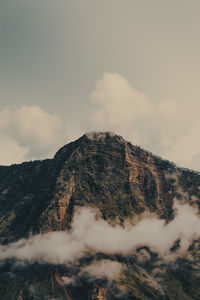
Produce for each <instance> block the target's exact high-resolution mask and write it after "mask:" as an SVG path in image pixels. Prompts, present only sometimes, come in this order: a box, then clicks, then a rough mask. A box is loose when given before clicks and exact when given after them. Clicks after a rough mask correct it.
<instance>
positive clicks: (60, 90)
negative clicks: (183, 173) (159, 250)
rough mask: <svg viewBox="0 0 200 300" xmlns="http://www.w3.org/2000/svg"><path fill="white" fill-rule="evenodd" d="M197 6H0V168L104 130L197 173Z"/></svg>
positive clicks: (25, 0)
mask: <svg viewBox="0 0 200 300" xmlns="http://www.w3.org/2000/svg"><path fill="white" fill-rule="evenodd" d="M199 15H200V1H199V0H101V1H100V0H84V1H83V0H56V1H55V0H34V1H31V0H9V1H0V99H1V100H0V154H1V155H0V163H1V164H11V163H15V162H16V163H18V162H21V161H24V160H30V159H37V158H43V157H51V156H52V155H53V153H55V151H56V150H57V149H58V148H59V147H60V146H62V145H63V144H66V143H68V142H69V141H71V140H73V139H76V138H77V137H79V136H80V135H81V134H83V133H85V132H88V131H93V130H103V131H104V130H111V131H114V132H116V133H117V134H120V135H123V136H124V137H125V138H126V139H128V140H129V141H131V142H132V143H133V144H138V145H140V146H142V147H143V148H145V149H147V150H150V151H152V152H153V153H155V154H157V155H160V156H162V157H164V158H167V159H170V160H173V161H175V162H176V163H178V164H179V165H181V166H185V167H190V168H193V169H196V170H200V139H199V132H200V118H199V111H200V101H199V100H200V85H199V78H200V54H199V53H200V34H199V28H200V18H199Z"/></svg>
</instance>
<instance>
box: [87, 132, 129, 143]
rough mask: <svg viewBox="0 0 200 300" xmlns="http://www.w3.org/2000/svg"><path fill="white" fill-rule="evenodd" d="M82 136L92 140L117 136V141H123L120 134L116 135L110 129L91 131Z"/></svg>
mask: <svg viewBox="0 0 200 300" xmlns="http://www.w3.org/2000/svg"><path fill="white" fill-rule="evenodd" d="M84 136H85V137H87V138H88V139H89V140H93V141H100V140H105V139H107V138H117V139H118V140H119V141H121V142H125V140H124V138H123V137H122V136H120V135H117V134H115V133H114V132H112V131H105V132H101V131H92V132H88V133H86V134H85V135H84Z"/></svg>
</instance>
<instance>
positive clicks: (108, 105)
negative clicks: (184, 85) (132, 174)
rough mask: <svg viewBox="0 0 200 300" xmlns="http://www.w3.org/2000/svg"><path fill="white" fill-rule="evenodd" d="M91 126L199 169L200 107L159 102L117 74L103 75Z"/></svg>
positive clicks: (97, 87) (92, 95) (95, 100)
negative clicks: (111, 132) (199, 115)
mask: <svg viewBox="0 0 200 300" xmlns="http://www.w3.org/2000/svg"><path fill="white" fill-rule="evenodd" d="M91 101H92V103H94V104H95V105H97V106H96V110H95V111H94V113H93V115H92V117H91V124H92V125H93V126H95V128H96V129H97V130H100V131H102V130H111V131H114V132H116V133H118V134H120V135H122V136H123V137H125V138H126V139H128V140H130V141H131V142H133V143H134V144H138V145H140V146H142V147H144V148H146V149H148V150H150V151H152V152H154V153H155V154H158V155H160V156H164V157H165V158H167V159H169V160H172V161H175V162H176V163H178V164H180V165H182V166H187V167H190V168H194V169H197V168H200V164H199V163H200V150H199V149H200V142H199V138H198V136H199V130H200V120H199V117H198V111H199V109H200V105H197V106H195V107H194V106H191V105H189V106H188V104H187V103H184V102H182V103H180V102H179V103H178V102H176V101H173V100H172V99H164V100H162V101H160V102H158V103H156V102H154V101H153V100H152V99H150V98H149V97H147V95H145V94H144V93H141V92H140V91H138V90H136V89H135V88H134V87H132V86H131V85H130V83H129V82H128V81H127V80H126V78H124V77H123V76H121V75H120V74H117V73H104V74H103V76H102V78H101V79H100V80H98V81H97V83H96V87H95V89H94V91H93V92H92V94H91Z"/></svg>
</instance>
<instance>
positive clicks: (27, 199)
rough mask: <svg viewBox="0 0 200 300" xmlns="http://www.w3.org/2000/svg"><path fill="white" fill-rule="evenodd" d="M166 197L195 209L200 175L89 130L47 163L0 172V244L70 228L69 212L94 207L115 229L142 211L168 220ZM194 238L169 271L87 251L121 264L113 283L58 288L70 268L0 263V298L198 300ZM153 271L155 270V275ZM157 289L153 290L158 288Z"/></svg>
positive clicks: (169, 208)
mask: <svg viewBox="0 0 200 300" xmlns="http://www.w3.org/2000/svg"><path fill="white" fill-rule="evenodd" d="M174 199H177V200H178V201H181V202H182V203H189V204H190V205H193V206H197V207H200V202H199V199H200V174H199V173H197V172H194V171H190V170H186V169H181V168H178V167H177V166H176V165H175V164H173V163H170V162H168V161H166V160H162V159H161V158H159V157H156V156H154V155H152V154H151V153H149V152H147V151H144V150H143V149H141V148H140V147H137V146H133V145H132V144H130V143H128V142H127V141H125V140H124V139H123V138H122V137H120V136H117V135H114V134H111V133H90V134H86V135H84V136H82V137H81V138H80V139H78V140H76V141H75V142H72V143H70V144H68V145H66V146H64V147H63V148H61V149H60V150H59V151H58V152H57V153H56V155H55V157H54V158H53V159H48V160H44V161H33V162H25V163H22V164H20V165H12V166H9V167H7V166H1V167H0V241H1V244H2V245H7V244H8V243H12V242H16V241H18V240H19V239H22V238H28V237H29V236H31V235H35V234H40V233H47V232H52V231H64V230H69V229H70V228H71V221H72V219H73V214H74V211H75V209H76V207H79V206H81V207H82V206H87V207H88V206H89V207H93V208H98V209H99V210H100V211H101V213H102V216H103V218H104V219H105V220H107V221H108V222H109V224H111V225H112V226H114V225H115V224H119V225H121V226H123V224H124V222H125V221H126V220H127V219H130V218H132V219H134V218H137V217H138V216H140V215H141V214H142V213H143V212H144V211H146V210H148V211H150V212H155V213H156V214H157V215H158V216H159V217H160V218H161V219H165V220H166V221H167V222H170V221H171V220H172V219H173V217H174V211H173V202H174ZM199 249H200V247H199V241H195V242H194V243H193V244H192V245H191V246H190V249H189V251H190V252H191V255H193V256H194V257H195V259H196V260H195V265H194V263H193V264H191V263H190V261H187V260H184V259H182V260H181V259H179V261H178V262H176V267H174V266H173V267H172V266H171V265H167V264H166V265H158V264H157V265H156V267H155V261H156V259H157V256H156V254H155V253H153V252H151V250H150V249H149V248H148V247H143V248H138V249H137V252H138V253H140V252H141V251H143V253H144V252H146V253H147V254H148V256H149V257H150V258H149V259H148V261H146V260H145V261H140V262H138V261H137V259H136V256H135V254H134V255H132V256H128V257H127V256H123V255H110V256H108V255H105V254H104V253H98V254H95V255H93V254H91V255H90V256H87V257H86V258H83V259H82V260H81V261H79V266H78V267H77V266H76V268H80V266H81V264H82V265H87V264H88V263H89V262H91V261H93V260H97V261H98V260H101V259H110V260H112V261H117V262H120V263H122V264H123V266H124V268H125V269H124V272H123V274H122V275H121V276H120V278H119V279H118V280H117V281H113V282H112V283H110V282H108V280H107V279H106V278H103V279H94V278H93V279H92V280H91V279H90V278H89V279H88V278H86V277H85V276H82V277H81V276H79V278H78V280H77V281H76V284H65V283H64V282H63V280H62V277H63V276H66V274H67V276H68V277H69V276H74V274H76V272H77V269H75V267H70V268H69V267H67V266H65V265H51V264H44V263H43V264H40V263H33V264H26V265H22V264H17V262H16V260H15V259H7V260H6V261H4V262H3V263H1V264H0V294H1V299H9V300H10V299H75V300H76V299H77V300H81V299H99V300H100V299H101V300H102V299H118V298H120V297H121V298H122V299H144V300H145V299H147V300H148V299H173V300H174V299H200V285H199V283H200V282H199V280H200V273H199V271H198V266H199V258H198V257H199V253H200V252H199ZM155 269H156V271H155ZM158 286H159V287H158Z"/></svg>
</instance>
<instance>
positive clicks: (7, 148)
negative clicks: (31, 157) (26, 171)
mask: <svg viewBox="0 0 200 300" xmlns="http://www.w3.org/2000/svg"><path fill="white" fill-rule="evenodd" d="M27 153H28V149H27V148H25V147H20V145H19V144H18V143H17V142H16V141H15V140H13V139H12V138H10V137H8V136H3V135H2V136H0V154H1V157H0V164H2V165H7V164H14V163H20V162H22V161H23V160H24V158H25V157H26V155H27Z"/></svg>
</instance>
